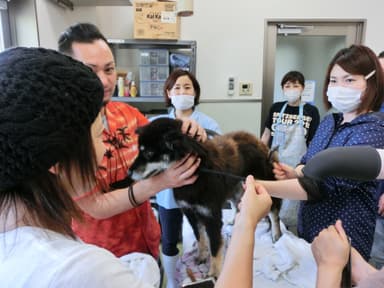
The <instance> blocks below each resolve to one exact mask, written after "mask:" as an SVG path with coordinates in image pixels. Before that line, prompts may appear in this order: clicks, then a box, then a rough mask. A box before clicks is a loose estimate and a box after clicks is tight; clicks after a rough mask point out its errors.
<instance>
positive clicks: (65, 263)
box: [0, 227, 159, 288]
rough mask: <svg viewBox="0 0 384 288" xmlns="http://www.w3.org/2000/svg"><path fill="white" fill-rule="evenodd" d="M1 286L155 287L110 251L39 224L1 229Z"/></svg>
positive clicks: (16, 287) (66, 287)
mask: <svg viewBox="0 0 384 288" xmlns="http://www.w3.org/2000/svg"><path fill="white" fill-rule="evenodd" d="M153 261H154V262H155V260H153ZM149 268H152V269H153V266H152V267H149ZM152 273H157V274H158V273H159V270H158V269H157V267H156V269H155V271H152ZM0 286H1V287H2V288H4V287H9V288H11V287H12V288H18V287H39V288H40V287H41V288H44V287H65V288H69V287H75V288H76V287H81V288H82V287H92V288H102V287H108V288H113V287H129V288H153V287H154V286H153V285H150V284H147V283H145V282H142V280H140V279H139V278H138V277H137V276H136V275H135V274H134V271H133V270H131V269H129V268H128V267H127V266H124V265H123V264H122V262H121V261H120V260H119V259H118V258H116V257H115V256H114V255H113V254H112V253H110V252H109V251H107V250H105V249H101V248H98V247H96V246H94V245H88V244H84V243H83V242H81V241H76V240H73V239H71V238H68V237H65V236H63V235H61V234H59V233H56V232H53V231H51V230H46V229H41V228H36V227H20V228H17V229H15V230H12V231H9V232H6V233H0Z"/></svg>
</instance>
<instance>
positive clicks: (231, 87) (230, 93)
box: [228, 77, 235, 96]
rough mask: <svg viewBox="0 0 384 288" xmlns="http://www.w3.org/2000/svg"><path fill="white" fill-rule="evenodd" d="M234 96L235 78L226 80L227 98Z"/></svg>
mask: <svg viewBox="0 0 384 288" xmlns="http://www.w3.org/2000/svg"><path fill="white" fill-rule="evenodd" d="M233 95H235V77H229V78H228V96H233Z"/></svg>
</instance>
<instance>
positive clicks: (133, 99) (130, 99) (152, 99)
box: [112, 96, 164, 103]
mask: <svg viewBox="0 0 384 288" xmlns="http://www.w3.org/2000/svg"><path fill="white" fill-rule="evenodd" d="M112 101H117V102H126V103H142V102H146V103H163V102H164V98H163V97H161V96H159V97H156V96H154V97H117V96H114V97H112Z"/></svg>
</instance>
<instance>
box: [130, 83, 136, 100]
mask: <svg viewBox="0 0 384 288" xmlns="http://www.w3.org/2000/svg"><path fill="white" fill-rule="evenodd" d="M129 94H130V95H131V97H136V96H137V88H136V83H135V81H132V82H131V89H130V90H129Z"/></svg>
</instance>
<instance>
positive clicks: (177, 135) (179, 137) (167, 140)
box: [163, 130, 184, 151]
mask: <svg viewBox="0 0 384 288" xmlns="http://www.w3.org/2000/svg"><path fill="white" fill-rule="evenodd" d="M183 137H184V135H183V133H182V132H181V131H177V130H172V131H169V132H167V133H166V134H164V135H163V138H164V144H165V146H166V147H167V148H168V149H169V150H171V151H175V150H178V149H179V148H180V146H181V143H182V141H183Z"/></svg>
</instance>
